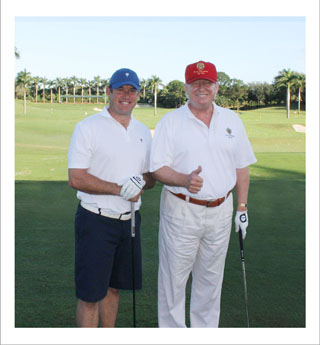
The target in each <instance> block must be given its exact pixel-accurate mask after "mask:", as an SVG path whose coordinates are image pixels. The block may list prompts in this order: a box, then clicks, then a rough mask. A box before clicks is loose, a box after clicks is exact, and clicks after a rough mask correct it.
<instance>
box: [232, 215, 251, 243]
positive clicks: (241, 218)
mask: <svg viewBox="0 0 320 345" xmlns="http://www.w3.org/2000/svg"><path fill="white" fill-rule="evenodd" d="M248 224H249V221H248V212H247V211H237V213H236V216H235V218H234V225H235V231H236V232H239V230H240V229H241V232H242V239H245V237H246V234H247V226H248Z"/></svg>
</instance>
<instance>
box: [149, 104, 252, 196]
mask: <svg viewBox="0 0 320 345" xmlns="http://www.w3.org/2000/svg"><path fill="white" fill-rule="evenodd" d="M213 106H214V112H213V116H212V119H211V122H210V126H209V128H208V127H207V126H206V125H205V124H204V123H203V122H202V121H200V120H199V119H197V118H196V117H195V116H194V115H193V114H192V112H191V111H190V109H189V107H188V103H187V104H185V105H184V106H182V107H180V108H179V109H177V110H174V111H173V112H170V113H168V114H166V115H165V116H164V117H163V118H162V119H161V120H160V121H159V123H158V124H157V126H156V129H155V133H154V138H153V143H152V149H151V159H150V171H151V172H154V171H156V170H158V169H159V168H161V167H163V166H168V167H170V168H172V169H174V170H176V171H177V172H180V173H184V174H190V173H191V172H192V171H193V170H195V169H197V168H198V166H199V165H200V166H201V167H202V172H201V173H200V176H201V177H202V178H203V187H202V189H201V190H200V192H198V193H197V194H193V193H190V192H189V191H188V190H187V189H186V188H184V187H175V186H166V187H167V188H168V189H169V190H170V191H172V192H174V193H182V194H185V195H189V196H192V197H195V198H197V199H204V200H209V199H217V198H220V197H222V196H225V195H226V193H227V192H228V191H229V190H230V189H232V188H233V187H234V186H235V183H236V169H237V168H244V167H247V166H248V165H250V164H253V163H255V162H256V161H257V160H256V157H255V155H254V153H253V150H252V147H251V145H250V142H249V139H248V137H247V134H246V131H245V128H244V126H243V123H242V121H241V119H240V118H239V117H238V115H237V114H236V113H235V112H233V111H232V110H229V109H225V108H222V107H219V106H217V105H216V104H215V103H213Z"/></svg>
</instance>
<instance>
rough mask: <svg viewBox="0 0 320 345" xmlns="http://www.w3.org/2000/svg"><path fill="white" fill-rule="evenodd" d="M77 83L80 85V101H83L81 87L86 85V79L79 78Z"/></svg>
mask: <svg viewBox="0 0 320 345" xmlns="http://www.w3.org/2000/svg"><path fill="white" fill-rule="evenodd" d="M79 85H80V86H81V103H83V88H84V87H85V86H86V85H87V79H85V78H80V79H79Z"/></svg>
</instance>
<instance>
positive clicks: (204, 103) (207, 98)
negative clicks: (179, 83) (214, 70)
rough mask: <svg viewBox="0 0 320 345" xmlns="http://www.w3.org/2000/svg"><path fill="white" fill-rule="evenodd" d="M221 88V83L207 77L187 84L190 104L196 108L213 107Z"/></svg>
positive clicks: (186, 89) (186, 88)
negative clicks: (213, 81)
mask: <svg viewBox="0 0 320 345" xmlns="http://www.w3.org/2000/svg"><path fill="white" fill-rule="evenodd" d="M218 89H219V84H218V83H216V84H214V83H212V82H211V81H209V80H206V79H199V80H196V81H194V82H192V83H191V84H185V91H186V93H187V95H188V97H189V102H190V105H191V106H192V107H194V108H196V109H204V110H205V109H208V108H209V107H211V105H212V102H213V100H214V99H215V97H216V95H217V93H218Z"/></svg>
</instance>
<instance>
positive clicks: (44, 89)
mask: <svg viewBox="0 0 320 345" xmlns="http://www.w3.org/2000/svg"><path fill="white" fill-rule="evenodd" d="M47 81H48V79H47V78H46V77H44V78H41V84H42V97H43V100H42V102H43V103H45V101H46V86H47Z"/></svg>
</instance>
